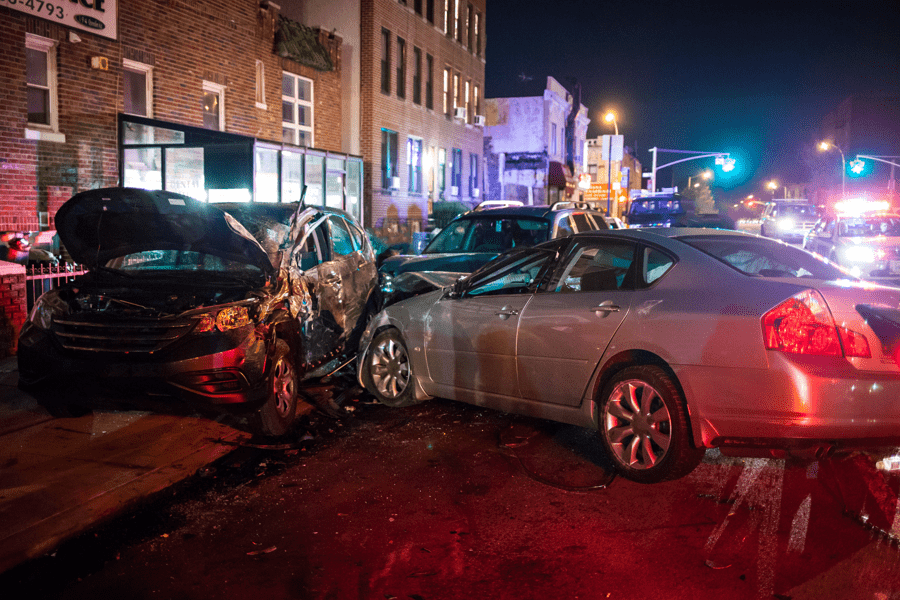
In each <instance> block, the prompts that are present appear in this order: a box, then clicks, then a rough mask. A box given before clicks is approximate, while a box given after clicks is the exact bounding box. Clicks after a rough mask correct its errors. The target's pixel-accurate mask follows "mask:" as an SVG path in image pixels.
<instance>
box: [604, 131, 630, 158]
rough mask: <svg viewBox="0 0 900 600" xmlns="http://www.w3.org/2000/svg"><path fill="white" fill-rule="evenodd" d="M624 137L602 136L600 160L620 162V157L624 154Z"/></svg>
mask: <svg viewBox="0 0 900 600" xmlns="http://www.w3.org/2000/svg"><path fill="white" fill-rule="evenodd" d="M610 144H612V148H610ZM624 149H625V136H624V135H604V136H603V147H602V150H601V152H602V154H601V155H600V158H601V159H603V160H609V161H613V160H618V161H621V160H622V156H623V155H624V153H625V150H624Z"/></svg>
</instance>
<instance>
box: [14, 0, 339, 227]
mask: <svg viewBox="0 0 900 600" xmlns="http://www.w3.org/2000/svg"><path fill="white" fill-rule="evenodd" d="M118 8H119V39H118V40H109V39H106V38H102V37H100V36H96V35H94V34H92V33H90V32H86V31H81V30H79V31H77V34H78V38H80V41H77V42H73V41H71V40H70V38H69V32H70V30H69V29H68V28H66V27H63V26H61V25H57V24H55V23H51V22H49V21H44V20H41V19H36V18H33V17H30V16H27V15H25V14H23V13H20V12H18V11H14V10H12V9H9V8H6V7H4V6H0V230H7V229H15V230H38V229H39V228H40V227H39V214H38V213H39V212H45V213H48V215H49V218H50V220H51V222H50V225H49V226H50V227H51V228H52V227H53V224H52V218H53V215H54V214H55V212H56V209H57V208H58V207H59V206H60V205H61V203H62V202H64V201H65V200H66V199H68V198H69V197H70V196H71V195H72V194H74V193H77V192H79V191H82V190H85V189H92V188H97V187H104V186H112V185H117V184H118V179H119V178H118V173H119V166H118V154H117V140H118V132H117V115H118V113H120V112H122V111H123V94H124V92H123V89H124V84H123V82H122V71H123V68H122V63H123V59H124V58H127V59H130V60H135V61H138V62H141V63H144V64H148V65H151V66H152V67H153V83H154V89H153V101H152V104H153V114H152V117H153V118H156V119H160V120H162V121H170V122H175V123H179V124H184V125H192V126H196V127H200V126H202V125H203V113H202V104H201V103H202V98H203V81H204V80H207V81H212V82H215V83H218V84H221V85H224V86H225V93H224V106H225V131H226V132H229V133H237V134H241V135H246V136H250V137H255V138H259V139H262V140H268V141H272V142H275V143H279V144H280V143H281V139H282V133H281V70H282V66H283V64H282V63H283V60H282V58H281V57H279V56H276V55H275V54H274V28H275V19H276V17H277V15H276V14H275V13H274V12H273V11H274V9H262V8H260V3H259V2H258V1H257V0H158V1H155V2H144V1H140V0H120V1H119V7H118ZM26 33H33V34H37V35H40V36H42V37H45V38H49V39H52V40H55V41H57V43H58V46H57V48H56V53H55V56H56V61H57V73H58V76H57V82H58V97H59V131H60V133H62V134H63V135H64V136H65V142H55V141H34V140H28V139H26V129H27V105H26V80H25V36H26ZM320 40H321V41H322V43H323V44H324V45H325V46H326V47H327V48H328V49H329V52H330V53H331V55H332V60H333V62H334V64H335V65H336V70H335V71H333V72H328V73H322V72H319V71H316V70H314V69H310V68H308V67H303V66H300V65H297V64H295V63H291V62H290V61H284V67H285V69H286V70H289V71H292V72H298V73H299V74H301V75H303V76H304V77H309V78H310V79H313V81H314V82H315V88H314V89H315V91H314V94H315V102H316V113H315V142H316V146H317V147H320V148H324V149H327V150H334V151H340V150H341V127H340V118H341V117H340V114H341V113H340V110H341V109H340V107H341V85H340V81H341V79H340V48H341V39H340V37H338V36H334V37H331V36H329V34H328V33H327V32H320ZM94 56H101V57H106V58H107V59H108V64H109V68H108V70H105V71H104V70H99V69H93V68H91V57H94ZM257 60H261V61H263V64H264V65H265V72H266V89H265V100H266V101H265V105H266V108H265V109H262V108H258V107H257V106H256V61H257ZM289 64H290V66H288V65H289Z"/></svg>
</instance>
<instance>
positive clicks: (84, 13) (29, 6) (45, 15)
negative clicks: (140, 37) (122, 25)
mask: <svg viewBox="0 0 900 600" xmlns="http://www.w3.org/2000/svg"><path fill="white" fill-rule="evenodd" d="M0 6H6V7H9V8H11V9H13V10H17V11H19V12H23V13H26V14H29V15H32V16H35V17H38V18H41V19H46V20H48V21H53V22H54V23H59V24H60V25H65V26H66V27H71V28H73V29H81V30H82V31H88V32H90V33H95V34H97V35H102V36H103V37H106V38H110V39H113V40H114V39H116V37H117V36H118V31H117V27H116V25H117V24H118V0H77V1H76V0H57V1H56V2H45V1H44V0H0Z"/></svg>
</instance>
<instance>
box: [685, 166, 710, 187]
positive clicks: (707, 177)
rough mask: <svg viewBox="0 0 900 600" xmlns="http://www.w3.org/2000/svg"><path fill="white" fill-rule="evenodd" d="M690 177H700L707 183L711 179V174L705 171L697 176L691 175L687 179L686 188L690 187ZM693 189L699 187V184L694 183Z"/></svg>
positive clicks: (707, 170)
mask: <svg viewBox="0 0 900 600" xmlns="http://www.w3.org/2000/svg"><path fill="white" fill-rule="evenodd" d="M692 177H700V178H702V179H705V180H707V181H709V180H710V179H712V177H713V172H712V171H711V170H709V169H706V170H705V171H703V172H702V173H700V174H698V175H691V176H690V177H688V188H690V187H691V178H692ZM694 187H700V183H699V182H698V183H695V184H694Z"/></svg>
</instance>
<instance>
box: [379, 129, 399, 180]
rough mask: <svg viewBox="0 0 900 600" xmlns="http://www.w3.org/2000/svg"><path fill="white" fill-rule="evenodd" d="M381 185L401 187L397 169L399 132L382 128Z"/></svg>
mask: <svg viewBox="0 0 900 600" xmlns="http://www.w3.org/2000/svg"><path fill="white" fill-rule="evenodd" d="M381 187H382V188H384V189H386V190H389V189H391V188H399V187H400V172H399V171H397V132H396V131H391V130H390V129H382V130H381Z"/></svg>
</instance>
